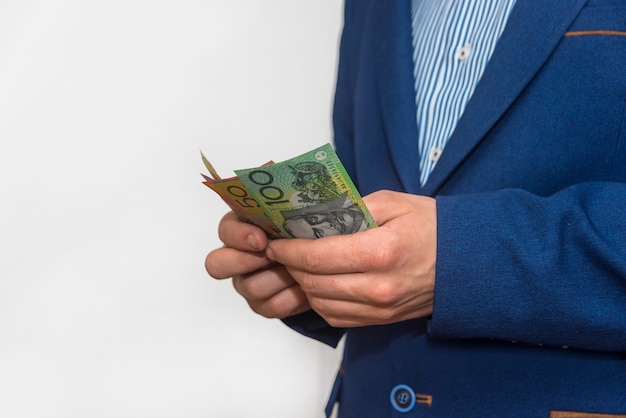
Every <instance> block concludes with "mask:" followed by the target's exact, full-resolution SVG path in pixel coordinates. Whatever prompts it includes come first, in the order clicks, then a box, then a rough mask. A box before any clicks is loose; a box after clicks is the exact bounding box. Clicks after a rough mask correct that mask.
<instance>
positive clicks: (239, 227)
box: [217, 211, 267, 251]
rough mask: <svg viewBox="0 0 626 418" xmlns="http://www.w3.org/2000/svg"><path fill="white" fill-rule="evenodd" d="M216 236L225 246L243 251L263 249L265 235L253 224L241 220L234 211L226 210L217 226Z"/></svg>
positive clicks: (265, 241)
mask: <svg viewBox="0 0 626 418" xmlns="http://www.w3.org/2000/svg"><path fill="white" fill-rule="evenodd" d="M217 232H218V236H219V238H220V240H221V241H222V242H223V243H224V245H226V246H227V247H232V248H236V249H238V250H244V251H263V250H265V247H266V246H267V235H266V234H265V232H263V230H262V229H261V228H259V227H257V226H255V225H252V224H249V223H247V222H244V221H242V220H241V219H239V218H238V217H237V215H235V213H234V212H232V211H231V212H228V213H227V214H226V215H224V217H223V218H222V220H221V221H220V224H219V226H218V230H217Z"/></svg>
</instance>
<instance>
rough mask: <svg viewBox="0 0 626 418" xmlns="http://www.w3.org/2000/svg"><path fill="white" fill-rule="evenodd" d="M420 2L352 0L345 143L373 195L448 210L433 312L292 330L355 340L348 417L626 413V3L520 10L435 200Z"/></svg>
mask: <svg viewBox="0 0 626 418" xmlns="http://www.w3.org/2000/svg"><path fill="white" fill-rule="evenodd" d="M409 3H410V2H409V1H408V0H389V1H381V0H372V1H366V0H355V1H350V0H348V1H347V3H346V9H345V26H344V32H343V36H342V42H341V54H340V64H339V75H338V82H337V90H336V100H335V114H334V126H335V145H336V147H337V151H338V153H339V154H340V157H341V159H342V161H343V162H344V164H345V166H346V168H347V170H348V172H349V173H350V174H351V175H352V177H353V178H354V179H355V181H356V183H357V186H358V187H359V189H360V190H361V192H362V193H363V194H367V193H370V192H373V191H375V190H379V189H391V190H397V191H406V192H410V193H416V194H423V195H430V196H435V197H436V198H437V211H438V214H437V216H438V243H437V247H438V248H437V252H438V260H437V278H436V289H435V303H434V312H433V314H432V317H431V318H425V319H420V320H413V321H406V322H402V323H398V324H394V325H389V326H375V327H364V328H355V329H349V330H342V329H336V328H332V327H329V326H328V325H327V324H326V323H325V322H324V321H323V320H322V319H321V318H320V317H319V316H317V314H315V313H314V312H308V313H305V314H302V315H299V316H296V317H292V318H289V319H288V320H286V322H287V323H288V324H289V325H290V326H292V327H293V328H295V329H296V330H298V331H300V332H302V333H305V334H307V335H309V336H311V337H313V338H316V339H318V340H321V341H324V342H326V343H328V344H332V345H335V344H337V342H338V340H339V339H340V338H341V336H342V335H343V334H344V333H345V334H346V341H345V350H344V360H343V366H342V370H341V372H340V373H339V377H338V380H337V384H336V385H335V388H334V389H335V390H334V391H333V395H332V399H333V400H334V399H337V400H339V402H340V414H339V415H340V416H341V417H392V416H398V417H400V416H419V417H524V418H528V417H546V418H547V417H549V416H550V414H551V411H586V412H596V413H612V414H618V413H621V414H626V355H625V352H626V36H625V35H626V1H623V0H550V1H548V0H518V1H517V5H516V6H515V8H514V10H513V12H512V14H511V16H510V19H509V22H508V24H507V27H506V28H505V30H504V33H503V34H502V37H501V38H500V41H499V43H498V45H497V47H496V50H495V52H494V54H493V56H492V58H491V60H490V62H489V65H488V67H487V69H486V71H485V73H484V75H483V77H482V79H481V81H480V83H479V85H478V86H477V88H476V90H475V93H474V95H473V97H472V98H471V100H470V102H469V103H468V105H467V107H466V110H465V113H464V114H463V116H462V118H461V119H460V121H459V123H458V126H457V128H456V130H455V132H454V133H453V135H452V137H451V139H450V141H449V142H448V144H447V146H446V149H445V152H444V153H443V155H442V156H441V158H440V160H439V161H438V164H437V166H436V168H435V169H434V171H433V172H432V175H431V177H430V178H429V180H428V182H427V184H426V185H425V186H424V187H421V186H420V184H419V166H418V147H417V128H416V126H415V114H416V109H415V97H414V94H415V93H414V88H413V75H412V66H413V63H412V59H411V52H412V51H411V25H410V8H409V7H410V5H409ZM398 385H404V386H398ZM394 388H396V391H395V392H393V393H394V394H395V395H398V393H401V392H402V391H404V392H402V393H404V394H406V393H409V394H410V395H411V396H413V393H416V394H417V395H415V398H414V399H415V400H416V401H415V402H413V405H412V406H411V405H408V406H407V404H402V403H400V404H398V399H396V403H395V406H396V407H395V408H394V403H393V402H392V400H393V396H395V395H392V391H393V390H394ZM398 388H399V389H398ZM398 390H400V392H398ZM403 405H405V406H406V408H404V407H403ZM409 406H410V408H409ZM402 410H406V411H405V412H400V411H402Z"/></svg>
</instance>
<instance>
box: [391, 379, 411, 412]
mask: <svg viewBox="0 0 626 418" xmlns="http://www.w3.org/2000/svg"><path fill="white" fill-rule="evenodd" d="M389 400H390V401H391V406H393V409H395V410H396V411H398V412H409V411H410V410H411V409H413V407H414V406H415V392H413V389H411V388H410V387H408V386H407V385H398V386H396V387H394V388H393V389H391V395H390V396H389Z"/></svg>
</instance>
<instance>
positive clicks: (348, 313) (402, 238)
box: [266, 191, 437, 327]
mask: <svg viewBox="0 0 626 418" xmlns="http://www.w3.org/2000/svg"><path fill="white" fill-rule="evenodd" d="M363 200H364V201H365V203H366V206H367V207H368V209H369V211H370V212H371V214H372V216H373V217H374V219H375V220H376V222H377V223H378V225H379V227H378V228H374V229H370V230H367V231H363V232H358V233H356V234H352V235H341V236H331V237H325V238H320V239H316V240H306V239H289V240H288V239H279V240H274V241H272V242H270V243H269V245H268V246H267V250H266V255H267V257H268V259H270V260H275V261H277V262H278V263H281V264H282V265H284V266H286V268H287V271H288V272H289V273H290V274H291V276H292V277H293V279H295V281H296V282H298V284H299V285H300V288H301V290H302V291H304V293H305V294H306V297H307V299H308V302H309V304H310V306H311V307H312V308H313V309H314V310H315V311H316V312H317V313H318V314H320V315H321V316H322V317H323V318H324V319H325V320H326V321H327V322H328V323H329V324H330V325H332V326H335V327H357V326H365V325H375V324H388V323H393V322H399V321H403V320H407V319H413V318H419V317H424V316H428V315H430V314H431V313H432V308H433V295H434V289H435V262H436V256H437V247H436V246H437V212H436V203H435V199H433V198H430V197H424V196H417V195H411V194H405V193H398V192H391V191H380V192H376V193H372V194H371V195H369V196H366V197H364V198H363Z"/></svg>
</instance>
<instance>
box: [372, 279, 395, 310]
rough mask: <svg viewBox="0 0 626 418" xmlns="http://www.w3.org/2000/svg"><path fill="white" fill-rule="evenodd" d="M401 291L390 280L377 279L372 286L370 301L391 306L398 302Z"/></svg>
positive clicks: (377, 304)
mask: <svg viewBox="0 0 626 418" xmlns="http://www.w3.org/2000/svg"><path fill="white" fill-rule="evenodd" d="M401 296H402V295H401V293H400V292H399V291H398V289H397V288H396V286H395V285H394V284H393V283H391V282H390V281H379V282H377V283H376V285H375V286H373V287H372V291H371V293H370V298H371V301H372V303H373V304H374V305H376V306H393V305H395V304H396V302H398V300H399V298H400V297H401Z"/></svg>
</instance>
